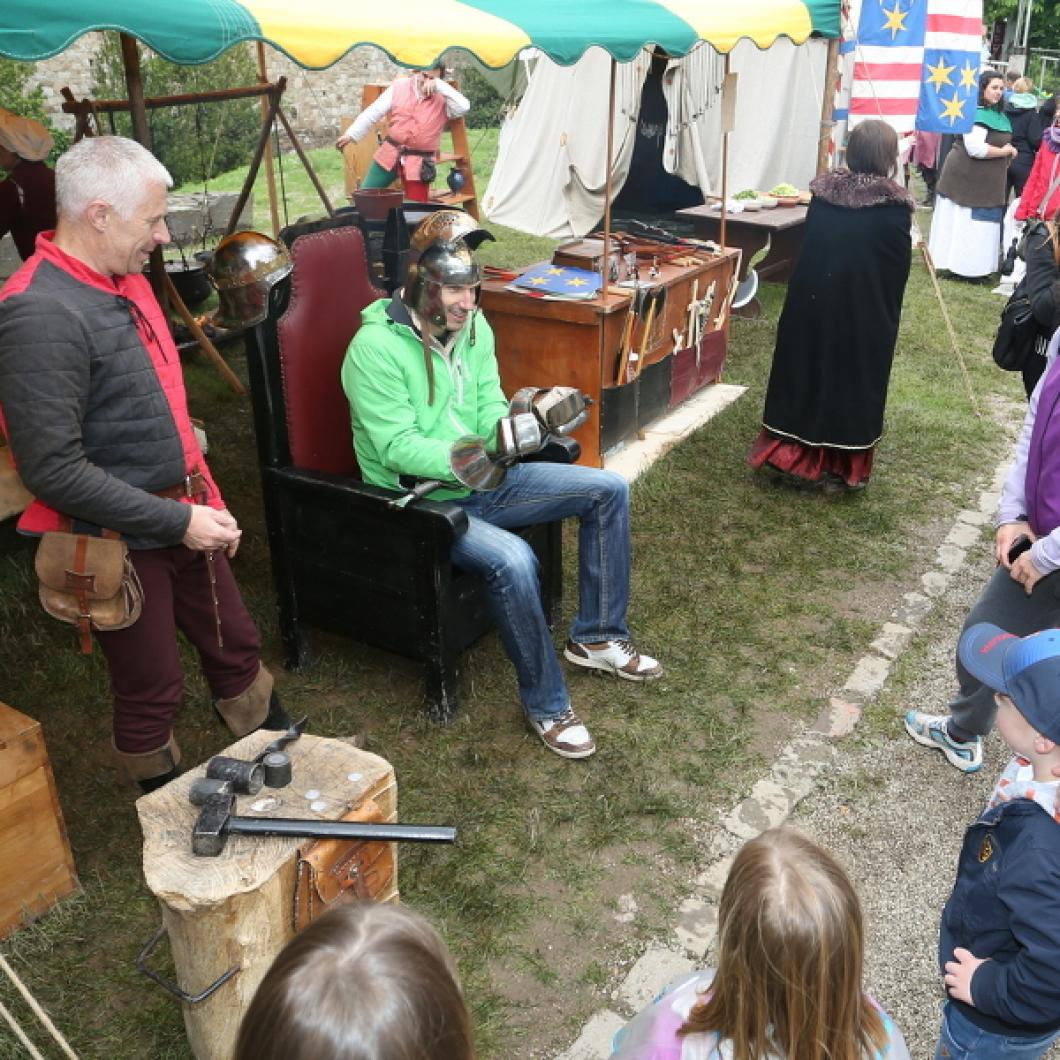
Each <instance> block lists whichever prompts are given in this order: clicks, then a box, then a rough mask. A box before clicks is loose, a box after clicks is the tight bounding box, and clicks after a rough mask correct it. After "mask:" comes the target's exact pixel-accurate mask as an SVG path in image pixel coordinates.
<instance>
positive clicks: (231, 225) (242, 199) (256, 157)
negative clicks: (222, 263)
mask: <svg viewBox="0 0 1060 1060" xmlns="http://www.w3.org/2000/svg"><path fill="white" fill-rule="evenodd" d="M286 87H287V79H286V78H283V77H281V78H280V80H279V81H277V82H276V84H275V85H273V87H272V90H271V91H270V92H269V110H268V113H267V114H266V115H265V118H264V120H263V121H262V123H261V134H260V135H259V136H258V144H257V146H256V147H255V148H254V154H253V156H252V157H251V159H250V168H249V169H248V170H247V179H246V180H244V181H243V187H242V188H241V189H240V192H239V198H238V199H236V204H235V206H234V207H233V208H232V215H231V216H230V217H229V218H228V227H227V228H226V229H225V235H226V236H230V235H231V234H232V233H233V232H234V231H235V230H236V225H237V224H238V223H239V215H240V214H241V213H242V212H243V207H244V206H246V204H247V199H249V198H250V193H251V192H252V191H253V190H254V181H255V180H256V179H257V176H258V167H259V166H260V165H261V157H262V155H263V154H264V153H265V145H266V144H267V143H268V142H269V136H270V135H271V134H272V120H273V118H274V117H276V112H277V111H278V110H279V109H280V96H282V95H283V90H284V89H285V88H286Z"/></svg>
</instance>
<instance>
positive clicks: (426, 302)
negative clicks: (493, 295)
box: [404, 240, 482, 327]
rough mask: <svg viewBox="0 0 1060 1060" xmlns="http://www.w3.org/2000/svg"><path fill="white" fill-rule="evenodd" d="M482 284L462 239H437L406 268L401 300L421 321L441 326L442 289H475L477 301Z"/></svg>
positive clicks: (442, 310)
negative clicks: (406, 278)
mask: <svg viewBox="0 0 1060 1060" xmlns="http://www.w3.org/2000/svg"><path fill="white" fill-rule="evenodd" d="M481 284H482V273H481V271H480V270H479V267H478V262H477V261H475V258H474V255H473V254H472V253H471V251H470V250H469V249H468V247H467V245H466V244H465V243H464V242H463V241H461V240H439V241H436V242H434V243H431V244H430V245H429V246H427V247H426V248H425V249H424V251H423V252H422V253H421V254H420V256H419V258H418V259H417V260H416V261H415V262H414V263H413V264H412V265H411V266H410V267H409V277H408V282H407V283H406V284H405V296H404V300H405V304H406V305H407V306H409V307H410V308H412V309H414V310H415V311H416V312H417V314H419V316H420V319H421V320H424V321H427V322H428V323H429V324H432V325H434V326H435V327H440V326H441V325H444V324H445V307H444V305H443V304H442V288H443V287H474V288H475V301H476V302H478V300H479V296H480V294H481V290H482V288H481Z"/></svg>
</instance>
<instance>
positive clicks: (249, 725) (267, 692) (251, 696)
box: [214, 663, 290, 737]
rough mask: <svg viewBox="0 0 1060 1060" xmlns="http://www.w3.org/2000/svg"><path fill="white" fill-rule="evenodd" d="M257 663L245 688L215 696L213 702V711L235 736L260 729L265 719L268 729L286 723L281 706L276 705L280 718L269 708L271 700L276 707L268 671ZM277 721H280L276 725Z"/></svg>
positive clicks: (280, 726) (285, 724)
mask: <svg viewBox="0 0 1060 1060" xmlns="http://www.w3.org/2000/svg"><path fill="white" fill-rule="evenodd" d="M258 665H259V669H258V673H257V676H256V677H255V678H254V680H253V681H251V683H250V686H249V687H248V688H247V689H245V690H244V691H243V692H240V693H239V695H238V696H233V697H232V698H231V699H219V700H217V701H216V702H215V703H214V707H216V708H217V713H218V714H220V715H221V717H222V718H223V719H224V723H225V724H226V725H227V726H228V727H229V729H231V730H232V734H233V735H234V736H236V737H241V736H246V735H247V733H251V732H253V731H254V730H255V729H260V728H261V727H262V726H263V725H265V723H266V722H269V725H268V728H286V727H287V726H288V725H289V724H290V719H289V718H288V717H287V715H286V713H285V712H284V711H283V708H282V707H280V708H279V714H282V715H283V717H282V718H280V717H279V716H278V715H277V711H276V710H274V709H273V701H274V700H275V703H276V705H277V706H279V700H278V699H276V694H275V693H274V692H273V690H272V685H273V681H272V674H270V673H269V671H268V670H266V669H265V667H264V666H261V664H260V663H259V664H258ZM281 721H282V722H283V724H279V723H280V722H281ZM273 722H275V724H273Z"/></svg>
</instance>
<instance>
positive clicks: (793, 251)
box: [677, 206, 808, 283]
mask: <svg viewBox="0 0 1060 1060" xmlns="http://www.w3.org/2000/svg"><path fill="white" fill-rule="evenodd" d="M807 209H808V207H806V206H777V207H776V208H775V209H772V210H756V211H754V212H748V211H744V212H743V213H738V214H726V216H725V241H726V243H727V244H728V245H729V246H731V247H739V248H740V249H741V250H742V251H743V261H742V262H741V265H740V279H741V280H742V279H743V278H744V277H745V276H746V275H747V263H748V261H749V260H750V259H751V255H752V254H754V253H755V251H757V250H761V249H762V247H764V246H765V245H766V239H767V237H772V240H773V245H772V247H771V248H770V251H769V253H768V254H767V255H766V257H765V258H764V259H763V260H762V261H760V262H759V263H758V265H757V267H756V268H755V271H756V272H757V273H758V276H759V279H763V280H772V281H774V282H775V283H785V282H787V280H789V279H790V278H791V274H792V272H793V271H794V269H795V262H796V261H797V260H798V257H799V251H800V250H801V249H802V235H803V230H804V228H805V226H806V210H807ZM677 215H678V217H686V218H688V219H689V220H691V221H692V223H693V225H694V226H695V232H696V235H697V236H698V237H699V238H700V239H713V240H714V241H715V242H717V241H718V240H719V239H720V237H721V212H720V211H719V210H714V209H711V208H710V207H709V206H689V207H687V208H686V209H684V210H678V211H677Z"/></svg>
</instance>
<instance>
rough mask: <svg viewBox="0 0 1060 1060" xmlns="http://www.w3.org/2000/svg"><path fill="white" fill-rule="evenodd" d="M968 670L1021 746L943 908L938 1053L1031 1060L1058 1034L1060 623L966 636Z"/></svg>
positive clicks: (980, 1059)
mask: <svg viewBox="0 0 1060 1060" xmlns="http://www.w3.org/2000/svg"><path fill="white" fill-rule="evenodd" d="M957 651H958V654H959V656H960V660H961V662H962V663H963V665H964V666H965V667H966V668H967V670H968V671H969V672H970V673H971V674H972V675H973V676H974V677H976V678H977V679H978V680H980V681H982V682H983V684H985V685H986V686H987V687H989V688H992V689H994V695H995V699H996V701H997V730H998V732H999V733H1000V734H1001V736H1002V738H1003V739H1004V741H1005V743H1007V744H1008V745H1009V747H1010V748H1011V749H1012V751H1013V752H1014V753H1015V757H1014V758H1013V759H1012V761H1011V762H1010V763H1009V764H1008V766H1006V768H1005V771H1004V772H1003V773H1002V774H1001V777H1000V779H999V780H998V782H997V785H996V787H995V788H994V793H993V795H992V796H991V798H990V802H989V803H988V805H987V808H986V810H985V811H984V812H983V814H982V815H981V816H980V818H979V820H978V821H976V822H975V824H973V825H972V826H971V828H969V829H968V831H967V833H966V835H965V837H964V846H963V847H962V849H961V857H960V861H959V863H958V866H957V882H956V884H955V885H954V888H953V893H952V894H951V895H950V899H949V901H948V902H947V903H946V908H945V909H944V910H943V913H942V926H941V930H940V937H939V965H940V967H941V968H942V971H943V980H944V982H945V984H946V990H947V992H948V993H949V1000H947V1002H946V1004H945V1007H944V1008H943V1015H942V1031H941V1037H940V1039H939V1045H938V1051H937V1052H936V1053H935V1057H936V1060H942V1058H945V1060H1001V1058H1007V1057H1018V1058H1019V1060H1034V1058H1037V1057H1040V1056H1042V1055H1043V1054H1044V1053H1045V1051H1046V1049H1048V1048H1049V1045H1050V1043H1051V1042H1053V1041H1054V1040H1055V1039H1056V1038H1057V1037H1060V804H1058V796H1060V780H1058V779H1057V776H1055V775H1054V773H1053V770H1054V769H1055V768H1057V767H1060V630H1057V629H1047V630H1042V631H1041V632H1040V633H1033V634H1031V635H1030V636H1029V637H1022V638H1021V637H1016V636H1013V635H1012V634H1010V633H1006V632H1005V631H1004V630H1002V629H999V628H998V627H997V626H994V625H991V624H990V623H986V622H983V623H979V624H977V625H974V626H971V627H970V628H969V629H967V630H966V631H965V632H964V635H963V636H962V637H961V640H960V643H959V645H958V647H957Z"/></svg>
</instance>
